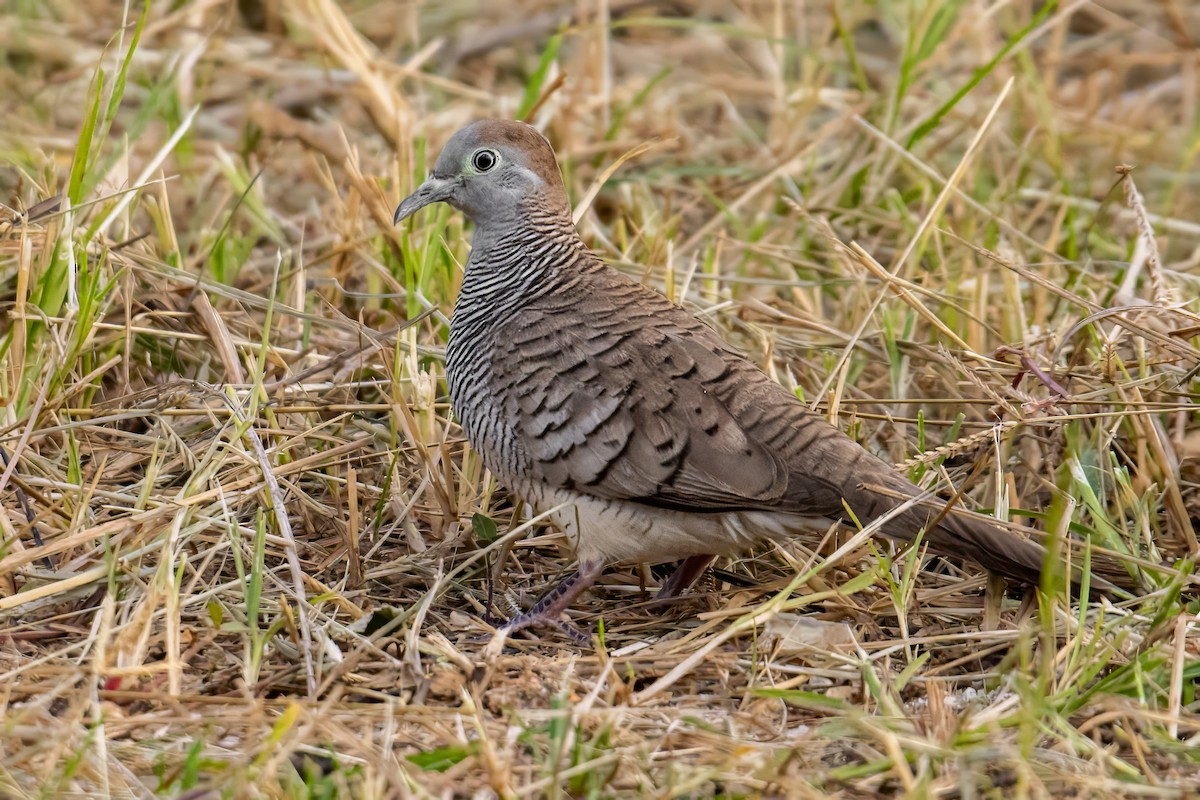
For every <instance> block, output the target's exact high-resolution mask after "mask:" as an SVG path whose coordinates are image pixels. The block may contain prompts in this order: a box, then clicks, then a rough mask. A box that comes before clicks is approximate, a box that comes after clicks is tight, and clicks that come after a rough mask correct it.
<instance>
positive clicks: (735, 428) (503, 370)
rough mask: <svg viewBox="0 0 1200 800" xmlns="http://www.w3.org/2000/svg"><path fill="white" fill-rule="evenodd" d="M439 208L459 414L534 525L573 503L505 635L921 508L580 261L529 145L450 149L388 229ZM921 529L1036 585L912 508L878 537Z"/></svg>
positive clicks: (711, 335)
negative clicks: (543, 570)
mask: <svg viewBox="0 0 1200 800" xmlns="http://www.w3.org/2000/svg"><path fill="white" fill-rule="evenodd" d="M436 202H446V203H449V204H450V205H451V206H453V207H454V208H456V209H459V210H460V211H462V212H463V213H465V214H466V215H467V217H469V218H470V219H471V220H472V221H473V222H474V223H475V234H474V241H473V249H472V250H471V255H470V258H469V259H468V260H467V265H466V272H465V275H464V276H463V283H462V289H461V292H460V294H459V296H458V301H457V303H456V305H455V307H454V314H453V318H452V319H451V322H450V337H449V341H448V343H447V345H446V379H447V383H448V384H449V388H450V400H451V403H452V405H453V408H454V413H455V415H456V416H457V418H458V420H459V422H460V423H461V425H462V428H463V430H464V432H465V433H466V435H467V438H468V440H469V441H470V443H471V445H472V446H473V447H474V448H475V449H476V450H477V451H478V452H479V454H480V455H481V456H482V458H483V462H484V464H485V465H486V466H487V468H488V469H489V470H491V471H492V473H493V474H494V475H496V477H497V478H499V480H500V481H501V482H503V483H504V484H506V485H507V486H508V487H509V488H510V489H512V490H514V491H516V492H517V493H518V494H520V495H522V496H524V498H525V499H526V500H527V501H529V502H531V503H532V504H534V505H535V506H538V507H542V508H549V507H553V506H557V505H559V504H562V503H566V504H567V505H566V509H567V510H566V511H563V512H560V513H558V515H557V518H558V521H559V523H560V524H561V526H562V527H563V529H564V530H565V532H566V533H567V535H568V537H569V538H570V540H571V543H572V545H573V546H574V548H575V553H576V557H577V560H578V568H577V570H576V571H575V573H574V574H573V575H572V576H571V577H569V578H567V579H566V580H564V581H563V582H561V583H560V584H558V585H557V586H556V587H555V588H554V589H552V590H551V591H550V592H549V593H548V594H547V595H546V596H545V597H544V598H543V599H542V600H541V601H539V603H537V604H536V605H535V606H534V607H533V608H532V609H531V610H530V611H529V612H526V613H525V614H522V615H519V616H518V617H517V618H514V619H513V620H511V621H510V623H509V625H508V629H509V630H510V631H511V630H515V629H517V628H520V627H524V626H525V625H528V624H529V623H531V622H534V621H538V620H545V621H553V620H555V619H556V618H557V617H558V616H559V614H560V613H561V612H562V611H564V610H565V609H566V608H567V606H568V605H569V604H570V603H571V602H572V601H573V599H574V598H575V597H576V596H578V595H579V594H580V593H581V592H582V591H584V590H585V589H586V588H587V587H588V586H590V585H591V584H592V582H593V581H594V580H595V579H596V578H597V577H598V576H599V574H600V572H601V571H602V570H603V569H604V567H606V566H608V565H611V564H616V563H662V562H668V561H680V560H682V561H683V563H682V565H681V566H680V567H678V568H677V569H676V571H675V573H674V574H673V575H672V576H671V577H670V578H669V579H668V581H667V582H666V584H665V585H664V587H663V589H662V592H661V595H662V596H671V595H674V594H677V593H678V592H680V591H682V590H684V589H686V588H687V587H688V586H689V585H690V584H691V583H692V582H693V581H694V580H695V579H696V578H697V577H699V575H700V574H701V573H702V572H703V571H704V569H705V568H706V567H707V566H708V564H709V563H710V562H711V561H712V560H713V559H714V558H715V557H716V556H718V555H731V554H734V553H737V552H739V551H743V550H745V549H746V548H747V547H748V546H749V545H751V544H752V543H753V542H754V541H755V540H756V539H762V538H773V537H775V538H777V537H781V536H785V535H787V534H789V533H793V532H796V531H800V530H803V529H810V530H811V528H812V527H813V525H814V523H817V524H819V523H820V522H821V521H823V522H824V523H825V524H828V523H829V521H831V520H843V519H847V518H849V515H848V514H847V508H848V509H849V510H850V511H851V512H853V516H854V517H855V518H857V520H858V521H859V522H860V523H862V524H864V525H865V524H867V523H868V522H870V521H871V520H874V519H876V518H878V517H879V516H880V515H883V514H887V513H889V512H894V510H895V509H896V507H897V506H898V505H900V504H901V503H902V502H903V499H904V498H910V497H914V496H917V495H920V494H921V490H920V489H919V488H918V487H917V486H915V485H914V484H912V483H910V482H909V481H907V480H905V479H904V478H902V477H901V476H900V475H898V474H897V473H896V472H895V471H894V469H893V468H892V467H890V466H889V465H888V464H886V463H885V462H884V461H882V460H881V459H879V458H877V457H875V456H874V455H872V454H870V453H869V452H867V451H866V450H865V449H863V448H862V447H861V446H859V445H858V444H857V443H856V442H854V441H853V440H851V439H850V438H849V437H847V436H846V435H844V434H843V433H842V432H841V431H839V430H838V429H837V428H836V427H834V426H833V425H831V424H829V423H828V422H826V421H825V420H824V419H823V418H821V417H820V416H818V415H816V414H814V413H813V412H811V411H809V409H808V408H807V407H806V406H805V405H804V404H803V403H802V402H800V401H799V400H798V399H797V398H796V397H795V396H794V395H793V394H792V393H791V392H789V391H788V390H786V389H784V388H783V387H782V386H780V385H779V384H777V383H775V382H774V381H772V380H771V379H770V378H769V377H768V376H767V375H766V374H765V373H764V372H762V371H761V370H760V369H758V368H757V367H756V366H755V365H754V364H752V363H751V362H750V361H748V360H747V359H746V358H744V357H743V356H742V355H740V354H739V353H738V352H737V351H735V350H734V349H733V348H732V347H731V346H730V345H728V344H726V342H725V341H724V340H722V339H721V338H720V336H719V335H718V334H717V333H716V332H715V331H714V330H713V329H711V328H709V327H708V326H707V325H705V324H704V323H702V322H700V321H699V320H697V319H696V318H695V317H693V316H692V315H691V314H690V313H688V312H687V311H686V310H685V309H683V308H682V307H680V306H678V305H675V304H674V303H672V302H670V301H669V300H668V299H667V298H666V297H664V296H663V295H662V294H660V293H658V292H656V291H654V290H653V289H650V288H647V287H645V286H643V285H642V284H640V283H637V282H635V281H633V280H631V279H629V278H627V277H625V276H624V275H622V274H621V273H620V272H618V271H616V270H615V269H613V268H611V267H609V266H608V265H606V264H604V263H603V262H601V261H600V259H599V258H597V257H596V256H594V255H593V254H591V253H590V252H589V251H588V250H587V248H586V247H585V246H584V244H583V241H582V240H581V239H580V237H579V234H578V232H577V231H576V229H575V225H574V223H573V222H572V220H571V206H570V203H569V201H568V199H567V193H566V189H565V188H564V185H563V180H562V176H561V174H560V172H559V169H558V165H557V163H556V161H555V155H554V151H553V149H552V148H551V146H550V143H549V142H548V141H547V140H546V139H545V137H543V136H542V135H541V134H540V133H538V132H537V131H536V130H535V129H534V128H532V127H530V126H529V125H526V124H524V123H521V122H512V121H504V120H482V121H479V122H475V123H473V124H471V125H468V126H467V127H465V128H463V129H462V130H460V131H459V132H458V133H456V134H455V135H454V136H453V137H452V138H451V139H450V141H449V143H448V144H447V145H446V147H445V149H444V150H443V151H442V153H441V155H440V157H439V158H438V160H437V164H436V165H435V167H434V169H433V172H432V174H431V175H430V176H429V178H428V180H426V181H425V182H424V183H423V184H422V185H421V186H420V187H419V188H418V189H417V190H416V191H415V192H414V193H413V194H412V195H410V196H409V197H408V198H406V199H405V200H404V201H403V202H401V203H400V206H399V207H398V208H397V209H396V215H395V222H396V223H397V224H399V222H400V221H401V220H403V219H405V218H407V217H409V216H411V215H412V214H413V213H415V212H416V211H417V210H418V209H421V208H423V207H424V206H427V205H429V204H431V203H436ZM877 488H882V489H883V491H882V492H881V491H878V490H877ZM927 527H928V530H926V528H927ZM922 530H924V531H925V534H924V541H925V542H926V543H927V544H928V546H929V547H930V549H931V550H933V551H935V552H937V553H940V554H943V555H948V556H961V557H965V558H969V559H971V560H973V561H975V562H977V563H978V564H980V565H981V566H983V567H985V568H987V569H988V570H991V571H993V572H996V573H998V574H1000V575H1003V576H1005V577H1007V578H1013V579H1016V580H1018V581H1022V582H1026V583H1036V582H1037V580H1038V577H1039V575H1040V573H1041V569H1042V563H1043V560H1044V558H1045V555H1046V554H1045V551H1044V549H1043V548H1042V547H1041V546H1040V545H1038V544H1035V543H1033V542H1031V541H1028V540H1026V539H1024V538H1022V537H1021V536H1019V535H1017V534H1015V533H1013V532H1011V531H1008V530H1004V529H1002V528H999V527H996V526H993V525H990V524H987V523H986V522H982V521H980V520H978V519H975V518H970V517H964V516H959V515H956V514H946V513H944V509H942V508H938V507H935V508H930V507H928V506H920V505H917V506H912V507H910V508H908V509H907V510H902V511H900V512H899V513H896V514H895V516H894V517H893V518H892V519H890V520H889V521H888V522H887V524H886V527H885V533H886V534H887V535H888V536H890V537H892V538H895V539H899V540H912V539H913V538H915V537H916V536H917V535H918V533H919V532H921V531H922ZM1097 580H1098V579H1097Z"/></svg>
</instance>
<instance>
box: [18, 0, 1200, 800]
mask: <svg viewBox="0 0 1200 800" xmlns="http://www.w3.org/2000/svg"><path fill="white" fill-rule="evenodd" d="M2 8H3V10H2V12H0V13H3V19H0V53H2V54H3V58H2V59H0V109H2V110H3V114H4V124H3V125H2V126H0V202H2V203H3V204H4V205H3V207H0V311H2V312H3V314H2V315H0V334H2V336H3V338H2V340H0V361H2V363H0V396H3V398H4V400H5V407H4V415H3V417H2V418H0V425H2V426H3V427H0V446H2V448H3V455H4V465H3V471H2V472H0V498H2V501H3V505H4V513H3V515H0V521H2V523H3V530H2V531H0V704H2V708H3V718H2V720H0V795H3V796H4V797H14V798H25V797H104V796H112V797H136V798H142V797H172V798H185V797H186V798H191V800H197V798H208V797H213V798H215V797H230V798H240V797H355V798H359V797H379V798H385V797H409V796H414V797H425V796H439V797H443V796H459V795H461V796H467V795H470V796H480V797H486V796H492V795H496V796H503V797H530V796H532V797H537V796H544V795H556V796H566V795H569V796H595V797H615V796H660V797H666V796H684V797H748V796H760V795H764V796H776V797H802V798H807V797H813V798H817V797H871V796H884V795H886V796H893V795H903V796H915V797H927V796H938V797H963V798H970V797H1006V798H1007V797H1050V796H1057V797H1131V796H1132V797H1181V796H1186V795H1188V794H1189V793H1194V792H1195V789H1194V787H1196V786H1197V785H1200V758H1198V756H1197V753H1200V748H1198V747H1197V745H1198V744H1200V703H1198V701H1197V699H1196V688H1197V684H1198V682H1200V629H1198V625H1200V617H1198V616H1197V615H1198V612H1200V606H1198V605H1197V600H1196V599H1195V595H1196V588H1197V584H1196V582H1195V580H1194V579H1193V578H1192V576H1191V573H1192V560H1194V559H1195V557H1196V555H1197V554H1198V553H1200V548H1198V546H1197V538H1196V526H1197V524H1198V522H1200V495H1198V490H1197V475H1198V466H1200V465H1198V459H1200V418H1198V417H1197V414H1196V411H1195V406H1194V402H1193V398H1194V397H1195V392H1196V390H1197V386H1198V375H1200V316H1198V313H1200V303H1198V302H1197V300H1196V298H1197V295H1198V289H1200V213H1197V208H1198V207H1200V202H1198V201H1200V179H1198V176H1200V167H1198V166H1197V161H1198V159H1200V104H1198V102H1197V98H1198V97H1200V94H1198V91H1197V86H1200V6H1197V5H1196V4H1195V3H1192V2H1188V0H1160V1H1159V2H1152V3H1149V2H1144V0H1103V2H1099V1H1097V2H1089V1H1088V0H1080V1H1079V2H1066V1H1065V0H1060V1H1059V2H1055V1H1054V0H1050V1H1049V2H1033V0H1010V1H1009V2H1003V1H1000V0H997V1H996V2H985V1H984V0H912V1H911V2H901V1H900V0H896V1H895V2H885V1H884V0H876V1H875V2H869V1H868V0H838V1H837V2H833V0H809V2H803V3H783V2H766V1H765V0H762V1H760V0H746V2H726V0H713V1H712V2H699V1H698V0H662V1H661V2H653V1H652V0H650V1H647V2H639V1H638V0H596V1H593V0H583V1H581V2H577V3H567V4H555V3H550V2H542V0H516V2H512V3H472V2H462V1H461V0H440V1H439V2H428V3H414V2H366V1H364V2H358V1H357V0H355V2H347V3H341V4H336V3H334V2H332V0H257V1H256V0H239V2H237V3H228V2H219V0H194V2H174V3H170V2H164V1H163V0H158V2H153V3H152V4H150V6H149V7H148V8H146V9H144V8H143V6H142V5H140V4H139V3H137V2H130V3H128V4H122V3H120V2H104V1H103V0H47V1H46V2H35V1H34V0H8V2H7V3H5V4H4V5H3V7H2ZM486 116H499V117H515V118H525V119H528V120H529V121H531V122H532V123H534V124H536V125H537V126H539V127H540V128H541V129H542V130H543V131H544V132H545V133H546V134H547V136H548V137H549V138H550V139H551V141H552V142H553V143H554V145H555V147H556V149H557V151H558V153H559V157H560V161H561V164H562V166H563V169H564V174H565V177H566V182H567V185H568V189H569V192H570V194H571V197H572V200H573V202H574V203H575V207H576V213H577V216H578V218H579V219H580V228H581V231H582V233H583V236H584V238H585V239H586V241H587V242H588V244H589V245H590V246H591V247H593V248H594V249H595V250H596V251H597V252H598V253H600V254H601V256H602V257H603V258H605V259H606V260H608V261H609V262H610V263H612V264H614V265H616V266H617V267H618V268H620V269H622V270H625V271H626V272H627V273H628V274H630V275H631V276H634V277H636V278H638V279H640V280H644V281H645V282H646V283H648V284H649V285H652V286H654V287H656V288H658V289H660V290H662V291H664V292H666V293H667V294H668V295H669V296H671V297H673V298H675V299H677V300H679V301H680V302H683V303H685V304H686V305H688V306H689V307H691V308H692V309H693V310H695V311H696V312H697V313H701V314H703V315H704V317H705V318H706V319H708V320H709V321H710V322H711V323H712V324H713V325H714V326H716V327H717V328H718V329H719V330H720V331H721V332H722V334H723V335H725V336H726V337H727V338H728V339H729V341H731V342H732V343H734V344H735V345H736V346H737V347H739V348H741V349H742V350H743V351H744V352H745V353H746V354H747V356H748V357H750V358H751V359H753V360H754V361H756V362H757V363H759V364H761V365H762V366H763V367H764V368H765V369H767V370H768V371H769V372H770V374H771V375H772V376H773V377H774V378H775V379H777V380H778V381H779V382H781V383H783V384H784V385H786V386H788V387H789V388H794V389H795V391H796V393H797V395H798V396H799V397H800V398H802V399H803V400H804V401H805V402H808V403H810V404H811V405H812V407H813V408H815V409H817V410H819V411H820V412H821V413H823V414H826V415H827V416H828V417H829V418H830V419H832V420H834V421H835V422H836V423H837V424H838V425H840V426H841V427H842V429H843V430H845V431H847V432H848V433H849V434H850V435H851V436H853V437H854V438H855V439H857V440H858V441H859V442H861V443H862V444H863V445H864V446H865V447H867V448H869V449H871V450H872V451H874V452H876V453H879V454H880V455H882V456H884V457H885V458H888V459H890V460H892V461H894V462H896V463H897V468H898V469H901V470H903V471H904V472H905V473H906V474H908V475H909V476H910V477H912V478H913V479H914V480H917V481H919V482H921V483H922V484H923V485H925V486H928V487H929V488H931V489H933V490H935V491H938V492H941V493H942V494H943V496H950V494H951V493H952V492H954V491H959V492H961V497H960V503H961V505H962V506H964V507H967V508H970V509H972V510H974V511H976V512H978V513H983V514H988V515H991V516H995V517H998V518H1001V519H1004V520H1007V521H1008V522H1011V523H1013V524H1014V525H1017V526H1020V527H1021V528H1022V529H1026V528H1031V529H1033V530H1034V531H1038V532H1042V533H1044V534H1047V535H1048V537H1049V538H1048V541H1049V542H1050V545H1051V548H1052V549H1053V550H1055V551H1056V552H1057V553H1058V554H1059V556H1061V557H1064V558H1065V557H1067V556H1068V555H1069V556H1070V558H1071V559H1072V560H1073V561H1074V562H1075V563H1080V562H1082V561H1084V560H1089V561H1090V560H1095V561H1097V562H1099V561H1104V562H1105V563H1107V564H1109V565H1110V566H1112V565H1116V569H1117V570H1118V572H1119V574H1120V575H1121V576H1123V578H1124V579H1125V580H1127V581H1128V582H1129V583H1131V584H1132V585H1134V586H1136V588H1137V591H1136V592H1135V593H1134V594H1133V595H1130V596H1114V597H1109V598H1102V597H1099V596H1097V597H1095V598H1093V599H1091V600H1088V601H1084V602H1080V601H1079V600H1077V599H1073V598H1072V597H1071V596H1070V595H1069V594H1068V593H1067V592H1066V591H1065V590H1064V588H1063V586H1062V585H1061V583H1062V582H1061V580H1054V579H1053V578H1048V579H1047V580H1046V582H1045V583H1044V585H1043V587H1041V589H1040V590H1034V589H1030V588H1023V587H1019V586H1009V587H1005V586H1004V585H1003V584H1002V583H999V582H996V581H989V579H988V577H987V576H986V575H985V574H983V573H982V572H980V570H979V569H978V568H976V567H975V566H974V565H972V564H970V563H966V562H957V561H954V560H953V559H938V558H934V557H932V556H930V555H928V554H926V553H923V552H922V551H920V550H919V549H910V550H902V549H898V548H896V547H895V546H894V545H892V544H889V543H887V542H882V541H875V540H869V539H868V540H863V539H859V538H855V537H854V533H855V531H854V530H852V529H842V530H835V531H829V532H826V531H817V532H814V534H813V536H812V537H811V539H806V540H804V541H796V542H785V543H782V544H780V545H777V546H769V545H765V546H763V547H761V548H759V549H758V550H756V551H754V552H752V553H748V554H747V555H746V556H745V557H744V558H738V559H730V560H725V561H722V562H720V563H718V565H717V569H716V571H715V572H714V573H713V574H712V576H711V577H709V578H706V579H705V581H704V582H703V583H702V584H701V585H700V586H699V591H697V592H696V593H695V594H694V595H692V596H691V597H689V598H688V599H686V600H684V601H682V602H679V603H677V604H675V605H673V606H671V607H670V608H668V609H666V610H665V611H664V610H662V609H655V608H651V607H650V606H649V604H648V602H647V600H648V599H649V597H650V596H651V592H652V590H653V587H655V586H656V585H657V584H658V582H659V581H660V580H661V579H662V573H661V572H660V571H658V570H638V569H624V570H613V571H611V572H609V573H608V574H607V575H606V576H605V577H604V579H603V580H602V582H601V585H600V586H599V587H598V588H597V589H596V590H595V591H593V592H592V593H590V594H589V595H587V596H586V597H585V598H584V599H583V600H581V601H580V602H579V603H577V604H576V605H575V607H574V608H573V610H572V612H571V615H572V617H573V621H574V624H576V625H577V626H579V627H581V628H583V629H586V630H589V631H591V632H592V633H593V634H594V637H593V644H592V645H590V646H580V645H578V644H576V643H574V642H573V641H571V640H570V639H568V638H566V637H564V636H561V635H558V634H556V633H555V632H554V631H546V630H538V631H535V632H534V635H533V636H532V637H531V638H523V639H517V640H515V641H510V642H508V643H507V644H506V645H505V646H504V647H502V648H501V647H498V646H497V643H496V642H494V640H492V638H491V635H492V629H491V628H490V627H489V626H488V625H486V624H485V623H484V621H483V619H484V611H485V604H486V601H487V598H488V592H489V586H490V588H491V589H492V590H493V591H494V595H495V597H496V599H497V602H498V605H499V608H500V610H501V612H503V613H506V614H507V613H510V612H511V611H512V610H514V609H519V608H526V607H528V606H529V605H530V604H531V603H532V602H533V601H534V600H535V599H536V598H537V597H538V596H539V595H540V594H541V593H542V592H544V591H545V590H546V588H547V587H548V586H549V585H551V583H552V582H553V581H554V580H556V579H557V578H559V577H560V576H561V575H562V574H563V572H564V570H566V569H567V568H568V567H569V564H570V554H569V553H568V552H567V551H566V550H565V548H564V542H563V540H562V537H561V535H560V534H559V533H558V532H556V531H555V530H553V529H552V528H550V527H548V526H546V525H545V524H543V521H542V520H541V519H540V518H538V517H537V516H536V515H535V514H534V513H533V512H532V511H531V510H530V509H527V508H525V507H523V506H522V505H521V504H520V501H519V498H516V497H512V496H510V495H509V494H508V493H507V492H506V490H505V487H503V486H500V485H497V484H496V483H495V482H494V481H493V480H492V479H491V478H490V477H489V476H488V475H487V474H486V473H485V472H484V470H483V469H482V467H481V464H480V462H479V459H478V456H476V455H474V454H472V453H471V452H470V451H469V450H468V449H467V448H466V446H465V443H464V441H463V437H462V433H461V431H460V430H459V428H458V427H457V426H456V424H455V422H454V420H453V418H452V415H451V414H450V412H449V409H448V405H447V401H446V390H445V383H444V367H443V363H442V356H441V354H442V347H443V345H444V342H445V337H446V332H447V324H448V319H449V314H450V311H451V309H452V307H453V301H454V296H455V291H456V287H457V285H458V283H459V282H460V280H461V277H462V266H461V265H462V264H463V263H464V262H465V259H466V256H467V254H468V252H469V228H468V227H467V226H465V223H464V221H463V220H462V218H461V216H460V215H458V214H457V213H455V212H453V211H452V210H450V209H448V208H440V209H438V210H431V211H426V212H422V214H421V215H419V216H418V217H417V218H416V219H415V220H412V221H409V222H405V223H403V224H402V225H401V226H399V227H396V226H393V224H392V221H391V218H392V211H393V209H394V207H395V204H396V203H397V202H398V201H399V199H400V198H401V197H403V196H404V195H405V194H407V193H408V192H409V191H410V190H411V189H412V188H413V187H414V186H415V185H416V184H417V183H418V182H419V181H420V180H421V179H422V178H423V177H424V175H425V173H426V171H427V169H428V166H429V164H430V163H431V161H432V159H433V158H434V157H435V156H436V153H437V151H438V149H439V148H440V146H441V145H442V144H443V143H444V142H445V141H446V139H447V138H448V137H449V136H450V135H451V134H452V133H453V132H454V131H455V130H456V129H457V128H458V127H460V126H461V125H463V124H465V123H466V122H468V121H470V120H473V119H476V118H480V117H486ZM1031 535H1032V534H1031ZM509 548H511V549H509ZM1060 577H1061V576H1060ZM493 578H494V580H493Z"/></svg>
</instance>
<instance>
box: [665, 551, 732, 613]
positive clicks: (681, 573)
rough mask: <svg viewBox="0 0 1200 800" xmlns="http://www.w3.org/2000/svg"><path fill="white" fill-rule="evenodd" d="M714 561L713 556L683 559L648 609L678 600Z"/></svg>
mask: <svg viewBox="0 0 1200 800" xmlns="http://www.w3.org/2000/svg"><path fill="white" fill-rule="evenodd" d="M716 559H717V557H716V556H713V555H700V556H689V557H688V558H686V559H684V561H683V563H682V564H680V565H679V566H678V567H676V568H675V571H674V572H672V573H671V574H670V575H669V576H668V577H667V580H666V581H665V582H664V583H663V585H662V586H661V587H660V588H659V590H658V594H656V595H655V596H654V602H652V603H651V604H650V607H651V608H657V607H660V606H664V605H667V604H668V603H670V602H671V601H672V600H675V599H676V598H678V597H679V596H680V595H681V594H683V593H684V592H685V591H687V590H688V589H689V588H691V586H692V584H694V583H695V582H696V581H697V580H699V578H700V576H701V575H703V574H704V570H706V569H708V566H709V565H710V564H712V562H713V561H715V560H716Z"/></svg>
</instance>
